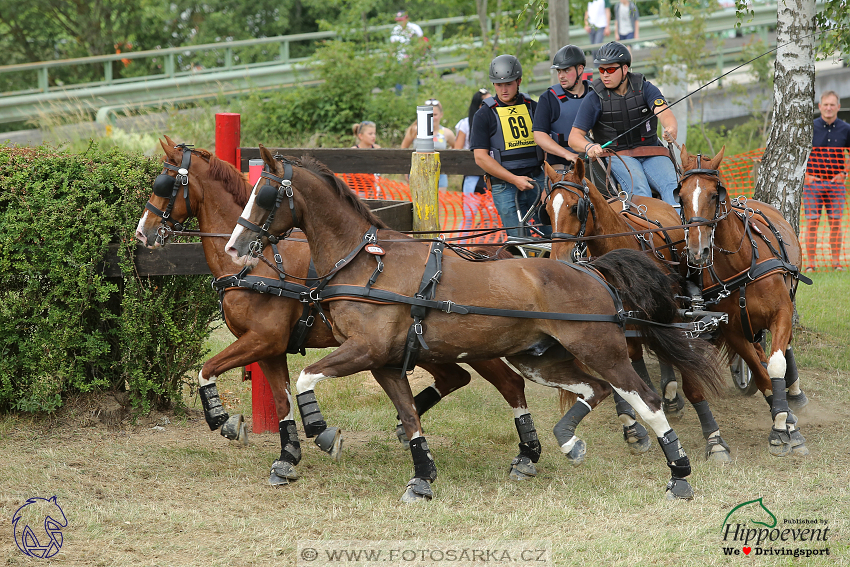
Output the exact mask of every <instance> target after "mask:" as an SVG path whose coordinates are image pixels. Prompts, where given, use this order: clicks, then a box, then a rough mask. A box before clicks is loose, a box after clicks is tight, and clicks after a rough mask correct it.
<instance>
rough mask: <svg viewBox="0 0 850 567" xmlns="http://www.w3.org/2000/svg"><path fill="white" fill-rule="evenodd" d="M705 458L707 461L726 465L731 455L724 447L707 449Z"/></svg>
mask: <svg viewBox="0 0 850 567" xmlns="http://www.w3.org/2000/svg"><path fill="white" fill-rule="evenodd" d="M705 460H706V461H708V462H709V463H719V464H721V465H726V464H729V463H731V462H732V455H731V454H730V453H729V451H727V450H726V449H723V450H720V451H709V453H708V457H706V458H705Z"/></svg>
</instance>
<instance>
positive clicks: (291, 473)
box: [269, 460, 298, 486]
mask: <svg viewBox="0 0 850 567" xmlns="http://www.w3.org/2000/svg"><path fill="white" fill-rule="evenodd" d="M296 480H298V471H296V470H295V467H294V466H293V465H292V463H289V462H287V461H280V460H277V461H275V462H274V463H273V464H272V470H271V476H269V484H270V485H272V486H283V485H285V484H289V483H290V481H296Z"/></svg>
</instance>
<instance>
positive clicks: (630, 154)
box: [569, 41, 678, 207]
mask: <svg viewBox="0 0 850 567" xmlns="http://www.w3.org/2000/svg"><path fill="white" fill-rule="evenodd" d="M631 63H632V55H631V53H629V50H628V49H626V46H625V45H623V44H622V43H618V42H616V41H612V42H610V43H606V44H605V45H603V46H602V47H600V48H599V51H597V52H596V56H595V57H594V59H593V64H594V65H595V66H596V67H597V68H598V69H599V76H600V78H599V79H596V80H595V81H593V84H592V85H591V87H592V89H593V92H594V94H593V95H590V96H586V97H585V98H584V101H583V102H582V104H581V107H579V110H578V113H577V114H576V120H575V123H574V124H573V127H572V130H571V131H570V137H569V144H570V147H571V148H573V149H574V150H575V151H577V152H585V153H586V154H587V156H588V157H589V158H591V159H594V158H597V157H603V156H606V155H609V156H610V155H611V154H610V152H606V151H605V150H603V148H602V144H605V143H606V142H611V144H610V145H609V146H607V147H608V148H611V149H612V150H615V151H616V152H617V155H618V156H620V158H622V161H621V160H620V159H619V158H613V157H612V158H609V159H610V161H611V173H612V174H613V175H614V178H615V179H616V180H617V182H618V183H619V184H620V187H621V188H622V189H623V190H624V191H626V192H628V193H629V194H631V195H641V196H644V197H652V190H653V189H654V190H655V191H657V192H658V194H659V195H661V198H662V199H663V200H664V201H665V202H667V203H669V204H670V205H673V206H674V207H675V206H676V202H675V201H674V199H673V190H674V189H676V185H677V178H676V169H675V166H674V164H673V160H672V159H671V157H670V154H669V152H668V150H667V148H665V147H664V146H663V145H661V141H660V140H659V139H658V136H657V131H658V122H659V121H660V122H661V125H662V126H663V127H664V139H665V140H667V141H668V142H675V141H676V136H677V134H678V124H677V123H676V117H675V116H674V115H673V113H672V112H664V111H665V110H666V109H667V108H668V106H667V100H666V99H665V98H664V95H662V94H661V91H660V90H658V87H656V86H655V85H653V84H652V83H650V82H649V81H647V80H646V79H644V76H643V75H641V74H640V73H632V72H630V71H629V66H630V65H631ZM638 126H639V127H638ZM632 128H634V129H632ZM588 132H592V133H593V140H592V141H590V142H589V141H588V140H589V138H587V133H588ZM627 168H628V169H627ZM632 180H634V184H632Z"/></svg>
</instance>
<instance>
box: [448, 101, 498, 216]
mask: <svg viewBox="0 0 850 567" xmlns="http://www.w3.org/2000/svg"><path fill="white" fill-rule="evenodd" d="M492 96H493V95H491V94H490V91H489V90H487V89H478V90H477V91H475V94H474V95H472V101H470V103H469V114H468V115H467V116H465V117H463V118H461V119H460V121H459V122H458V123H457V125H456V126H455V130H456V131H457V133H456V135H455V144H454V148H455V149H456V150H468V149H469V139H470V134H469V133H470V125H471V124H472V118H473V116H475V113H476V112H478V109H479V108H481V107H482V106H483V105H484V101H485V100H486V99H488V98H492ZM486 191H487V185H486V184H485V183H484V177H483V176H481V175H465V176H464V178H463V226H462V227H461V228H462V229H463V230H470V229H471V228H472V227H473V226H474V224H475V215H476V213H478V210H479V208H480V207H481V197H480V195H483V194H484V193H486Z"/></svg>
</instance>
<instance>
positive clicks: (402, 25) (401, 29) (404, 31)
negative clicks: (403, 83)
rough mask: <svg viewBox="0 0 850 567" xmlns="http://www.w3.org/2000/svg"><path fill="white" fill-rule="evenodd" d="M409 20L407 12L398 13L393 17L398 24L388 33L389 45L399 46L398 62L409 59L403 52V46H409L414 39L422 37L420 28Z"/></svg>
mask: <svg viewBox="0 0 850 567" xmlns="http://www.w3.org/2000/svg"><path fill="white" fill-rule="evenodd" d="M409 19H410V18H409V17H408V15H407V12H404V11H400V12H397V13H396V15H395V21H396V22H398V23H397V24H396V25H395V26H394V27H393V29H392V32H391V33H390V43H397V44H399V50H398V60H399V61H404V60H405V59H407V58H408V57H410V56H409V55H408V54H407V52H406V51H405V50H404V46H405V45H409V44H410V41H411V40H412V39H413V38H414V37H423V36H424V35H425V34H424V33H422V28H420V27H419V26H418V25H416V24H414V23H412V22H410V21H408V20H409Z"/></svg>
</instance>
